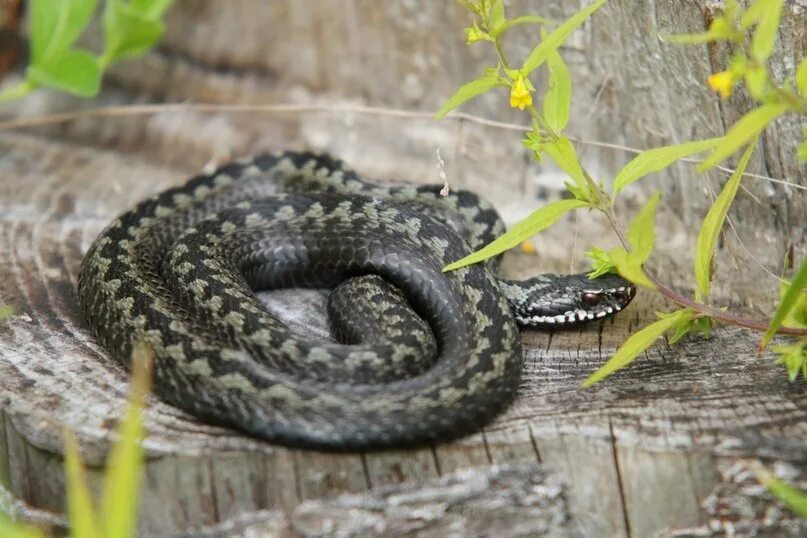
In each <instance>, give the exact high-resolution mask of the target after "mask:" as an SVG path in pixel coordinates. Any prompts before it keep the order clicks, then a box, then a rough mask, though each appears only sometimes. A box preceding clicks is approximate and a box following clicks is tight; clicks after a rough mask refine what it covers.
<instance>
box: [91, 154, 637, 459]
mask: <svg viewBox="0 0 807 538" xmlns="http://www.w3.org/2000/svg"><path fill="white" fill-rule="evenodd" d="M504 231H505V226H504V224H503V221H502V219H501V217H500V216H499V215H498V213H497V212H496V210H495V208H494V207H493V205H492V204H491V203H490V202H488V201H486V200H484V199H483V198H481V197H480V196H478V195H476V194H474V193H473V192H471V191H469V190H464V189H456V190H454V189H452V190H451V191H450V192H449V193H445V190H444V188H443V186H441V185H416V184H393V183H389V182H372V181H368V180H365V179H364V178H363V177H361V176H360V175H359V174H358V173H356V172H355V171H353V170H352V169H350V168H349V167H348V166H347V165H346V164H345V163H344V162H342V161H341V160H339V159H337V158H335V157H333V156H331V155H328V154H320V153H313V152H308V151H282V152H275V153H264V154H260V155H257V156H254V157H251V158H248V159H241V160H236V161H233V162H230V163H228V164H225V165H223V166H220V167H219V168H217V169H216V170H215V171H213V172H210V173H201V174H199V175H196V176H194V177H193V178H191V179H189V180H188V181H187V182H186V183H185V184H183V185H181V186H178V187H172V188H168V189H166V190H164V191H162V192H160V193H158V194H156V195H154V196H152V197H150V198H148V199H146V200H144V201H142V202H140V203H138V204H136V205H135V206H134V207H133V208H132V209H130V210H128V211H126V212H125V213H123V214H122V215H121V216H120V217H118V218H117V219H115V220H114V221H113V222H112V223H111V224H109V225H108V226H107V227H106V228H105V229H104V230H103V231H102V232H101V233H100V235H99V236H98V237H97V238H96V239H95V241H94V242H93V243H92V245H91V246H90V248H89V250H88V251H87V253H86V255H85V256H84V258H83V260H82V263H81V267H80V271H79V276H78V282H77V292H78V300H79V303H80V305H81V308H82V310H83V313H84V316H85V319H86V321H87V323H88V325H89V327H90V328H91V329H92V330H93V331H94V333H95V334H96V336H97V338H98V340H99V341H100V343H101V345H102V346H103V347H104V348H105V349H106V350H107V351H108V353H109V354H110V355H111V356H112V357H114V358H115V359H116V360H118V361H119V362H121V363H122V364H123V365H124V366H125V367H128V368H131V367H132V364H131V362H132V358H131V357H132V353H133V350H134V349H135V348H136V346H137V345H139V344H140V343H145V344H146V345H147V346H148V348H149V349H150V352H151V353H152V355H153V366H152V369H153V371H152V375H153V378H154V379H153V390H154V392H155V394H156V396H157V397H159V398H160V399H162V400H164V401H165V402H167V403H169V404H171V405H173V406H176V407H178V408H179V409H181V410H184V411H185V412H187V413H189V414H190V415H192V416H194V417H196V418H197V419H199V420H201V421H203V422H206V423H210V424H213V425H220V426H225V427H228V428H231V429H235V430H238V431H241V432H243V433H245V434H247V435H250V436H253V437H257V438H260V439H264V440H267V441H270V442H272V443H277V444H281V445H286V446H293V447H303V448H313V449H333V450H367V449H376V448H388V447H403V446H410V445H421V444H429V443H432V444H433V443H440V442H444V441H448V440H451V439H454V438H457V437H459V436H462V435H466V434H469V433H472V432H475V431H478V430H479V429H480V428H482V427H483V426H484V425H486V424H487V423H488V422H489V421H491V420H492V419H493V418H494V417H495V416H497V415H498V414H499V413H500V412H502V411H503V410H504V409H505V408H506V407H507V406H508V405H509V404H510V403H511V402H512V401H513V399H514V397H515V396H516V393H517V391H518V388H519V384H520V379H521V369H522V353H523V352H522V345H521V332H520V328H524V327H536V328H553V329H554V328H557V327H560V326H564V327H573V326H577V325H580V324H583V323H587V322H591V321H594V320H600V319H604V318H607V317H609V316H612V315H614V314H616V313H617V312H619V311H620V310H622V309H623V308H624V307H625V306H627V304H628V303H629V302H630V301H631V299H632V298H633V296H634V293H635V289H634V287H633V286H632V285H631V284H630V283H629V282H628V281H626V280H624V279H623V278H622V277H620V276H618V275H615V274H607V275H604V276H601V277H599V278H597V279H594V280H592V279H589V278H588V276H587V275H585V274H577V275H575V274H569V275H557V274H542V275H539V276H536V277H533V278H530V279H527V280H523V281H515V280H508V279H505V278H503V277H500V276H499V275H498V267H499V257H495V258H493V259H490V260H488V261H487V262H485V263H478V264H473V265H469V266H466V267H462V268H460V269H457V270H454V271H444V270H443V269H444V267H445V266H446V265H447V264H449V263H450V262H453V261H456V260H458V259H460V258H463V257H464V256H466V255H468V254H470V253H471V252H473V251H474V250H476V249H479V248H480V247H482V246H484V245H485V244H488V243H489V242H491V241H492V240H493V239H495V238H496V237H497V236H499V235H501V234H502V233H503V232H504ZM279 288H322V289H329V290H331V291H330V294H329V296H328V299H327V305H326V310H327V314H328V319H329V322H328V323H329V326H330V329H331V332H332V335H333V337H332V338H331V339H324V338H316V337H314V336H311V335H305V334H301V333H299V332H297V331H294V330H292V329H290V328H289V327H287V326H286V325H284V324H283V323H282V322H281V321H280V320H279V319H277V317H276V316H273V315H272V313H271V312H270V310H269V309H268V307H267V306H266V304H264V302H263V301H262V300H261V297H260V295H259V293H260V292H262V291H266V290H273V289H279Z"/></svg>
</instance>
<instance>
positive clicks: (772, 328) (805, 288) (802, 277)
mask: <svg viewBox="0 0 807 538" xmlns="http://www.w3.org/2000/svg"><path fill="white" fill-rule="evenodd" d="M805 293H807V260H805V261H804V262H803V263H802V264H801V267H799V270H798V272H796V276H794V277H793V281H792V282H791V283H790V286H788V288H787V291H786V292H785V294H784V297H782V300H781V302H780V303H779V308H777V309H776V313H775V314H774V315H773V318H772V319H771V323H770V325H768V330H767V331H765V334H764V335H762V340H760V342H759V350H760V351H762V350H763V349H765V346H767V345H768V342H770V341H771V338H773V335H774V334H776V331H777V330H778V329H779V327H781V326H782V322H783V321H785V318H786V317H787V316H788V314H789V313H790V311H791V310H792V309H793V308H794V307H795V306H796V305H797V304H798V303H799V302H800V301H799V300H800V299H801V300H802V301H803V300H804V294H805Z"/></svg>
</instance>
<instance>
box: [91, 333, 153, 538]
mask: <svg viewBox="0 0 807 538" xmlns="http://www.w3.org/2000/svg"><path fill="white" fill-rule="evenodd" d="M152 361H153V353H152V351H151V349H150V348H149V347H148V346H147V345H145V344H142V343H138V344H136V345H135V349H134V351H133V352H132V361H131V363H132V385H131V389H130V393H129V404H128V407H127V409H126V415H125V417H124V419H123V421H122V422H121V423H120V424H119V425H118V435H119V436H120V438H119V440H118V441H117V442H116V443H115V446H114V447H112V451H111V452H110V455H109V460H108V461H107V472H106V476H105V477H104V478H105V479H104V501H103V506H102V512H101V514H102V518H103V526H104V531H105V532H104V534H103V536H105V537H106V538H129V537H131V536H134V531H135V527H136V525H137V509H138V506H139V504H140V482H141V481H142V478H143V476H142V475H143V472H142V469H143V447H142V446H141V445H140V440H141V439H142V437H143V435H144V433H145V428H144V426H143V407H144V405H145V399H146V395H147V394H148V392H149V387H150V384H151V367H152Z"/></svg>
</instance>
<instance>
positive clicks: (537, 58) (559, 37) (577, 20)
mask: <svg viewBox="0 0 807 538" xmlns="http://www.w3.org/2000/svg"><path fill="white" fill-rule="evenodd" d="M606 1H607V0H596V1H595V2H593V3H592V4H590V5H589V6H587V7H585V8H583V9H582V10H580V11H578V12H577V13H575V14H574V15H572V16H571V17H569V18H568V19H567V20H566V21H564V22H563V24H561V25H560V26H558V27H557V28H556V29H555V30H553V31H552V33H550V34H549V35H548V36H546V38H545V39H543V40H542V41H541V42H540V43H539V44H538V46H536V47H535V48H534V49H532V52H530V55H529V56H527V59H526V61H525V62H524V65H523V66H522V68H521V69H522V71H523V72H524V74H525V75H526V74H528V73H530V72H532V71H533V70H535V69H536V68H538V67H539V66H540V65H541V64H542V63H544V61H546V59H547V57H548V56H549V54H550V53H551V52H552V51H555V50H557V49H558V47H560V46H561V45H562V44H563V42H564V41H566V38H567V37H569V34H571V33H572V32H574V31H575V30H576V29H577V28H578V27H579V26H580V25H582V24H583V23H584V22H585V20H586V19H587V18H589V17H590V16H591V15H592V14H593V13H594V12H595V11H597V10H598V9H600V8H601V7H602V6H603V4H605V2H606Z"/></svg>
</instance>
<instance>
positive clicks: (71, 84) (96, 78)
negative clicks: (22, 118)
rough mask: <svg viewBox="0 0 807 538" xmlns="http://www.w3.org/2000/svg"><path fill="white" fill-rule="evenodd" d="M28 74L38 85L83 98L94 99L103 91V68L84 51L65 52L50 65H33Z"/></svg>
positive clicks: (53, 59) (51, 61) (55, 57)
mask: <svg viewBox="0 0 807 538" xmlns="http://www.w3.org/2000/svg"><path fill="white" fill-rule="evenodd" d="M27 73H28V78H29V79H30V80H31V81H32V82H34V83H36V84H39V85H41V86H50V87H52V88H57V89H59V90H63V91H66V92H68V93H72V94H74V95H79V96H81V97H92V96H94V95H97V94H98V91H99V90H100V89H101V76H102V71H101V68H100V67H99V66H98V62H97V61H96V59H95V56H93V55H92V54H90V53H89V52H86V51H83V50H75V49H73V50H65V51H63V52H62V53H61V54H59V55H57V56H54V57H52V58H51V59H50V60H49V61H48V63H45V64H31V65H30V66H28V72H27Z"/></svg>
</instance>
